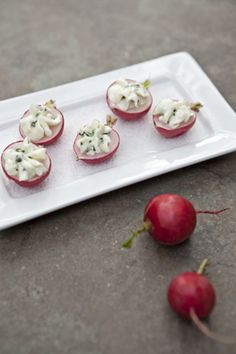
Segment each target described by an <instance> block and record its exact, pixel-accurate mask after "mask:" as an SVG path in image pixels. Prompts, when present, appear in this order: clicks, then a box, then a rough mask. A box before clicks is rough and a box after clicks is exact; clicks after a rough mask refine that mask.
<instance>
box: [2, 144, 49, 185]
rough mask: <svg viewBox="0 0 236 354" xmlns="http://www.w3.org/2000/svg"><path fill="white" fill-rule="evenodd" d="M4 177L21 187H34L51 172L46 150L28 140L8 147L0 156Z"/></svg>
mask: <svg viewBox="0 0 236 354" xmlns="http://www.w3.org/2000/svg"><path fill="white" fill-rule="evenodd" d="M1 165H2V169H3V172H4V173H5V175H6V176H7V177H8V178H9V179H10V180H12V181H14V182H15V183H17V184H18V185H19V186H21V187H29V188H30V187H34V186H36V185H38V184H40V183H41V182H43V181H44V180H45V179H46V178H47V177H48V175H49V173H50V171H51V159H50V156H49V155H48V153H47V151H46V149H45V148H44V147H42V146H39V145H35V144H33V143H30V142H29V141H28V139H27V138H26V139H25V140H20V141H16V142H14V143H11V144H10V145H8V146H7V147H6V148H5V149H4V151H3V153H2V155H1Z"/></svg>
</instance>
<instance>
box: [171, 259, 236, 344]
mask: <svg viewBox="0 0 236 354" xmlns="http://www.w3.org/2000/svg"><path fill="white" fill-rule="evenodd" d="M207 264H208V260H207V259H204V260H203V262H202V263H201V265H200V267H199V269H198V271H197V272H185V273H181V274H179V275H177V276H176V277H175V278H174V279H172V281H171V282H170V284H169V287H168V290H167V298H168V302H169V304H170V306H171V307H172V309H173V310H174V311H175V312H176V313H177V314H178V315H180V316H182V317H184V318H186V319H188V320H192V321H193V322H194V323H195V325H196V326H197V327H198V329H199V330H200V331H202V332H203V333H204V334H205V335H206V336H208V337H210V338H212V339H215V340H218V341H220V342H224V343H234V342H235V341H234V340H233V339H232V338H229V337H223V336H220V335H218V334H216V333H214V332H212V331H211V330H210V329H209V328H208V327H207V326H206V325H205V324H204V323H203V322H202V321H201V319H203V318H206V317H207V316H209V315H210V313H211V312H212V310H213V308H214V306H215V303H216V293H215V289H214V287H213V285H212V283H211V282H210V280H209V279H208V278H207V277H206V276H205V275H203V274H204V271H205V268H206V266H207Z"/></svg>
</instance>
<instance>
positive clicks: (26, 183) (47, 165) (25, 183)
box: [1, 140, 51, 188]
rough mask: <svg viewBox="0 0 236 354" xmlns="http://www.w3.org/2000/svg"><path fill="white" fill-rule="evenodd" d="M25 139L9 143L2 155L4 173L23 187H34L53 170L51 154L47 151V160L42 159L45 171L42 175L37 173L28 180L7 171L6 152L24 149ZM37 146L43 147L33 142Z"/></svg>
mask: <svg viewBox="0 0 236 354" xmlns="http://www.w3.org/2000/svg"><path fill="white" fill-rule="evenodd" d="M23 143H24V140H19V141H16V142H13V143H11V144H9V145H8V146H7V147H6V148H5V149H4V150H3V152H2V155H1V166H2V170H3V172H4V174H5V175H6V177H7V178H8V179H9V180H12V181H14V182H15V183H17V184H18V185H19V186H21V187H28V188H30V187H34V186H36V185H38V184H40V183H42V182H43V181H44V180H45V179H46V178H47V177H48V175H49V174H50V171H51V158H50V156H49V155H48V153H47V152H46V153H45V156H46V157H45V160H44V161H42V162H43V166H44V170H45V171H44V172H43V173H42V174H41V175H36V176H35V177H33V178H30V179H28V180H20V179H19V177H18V176H13V175H11V174H10V173H9V172H8V171H7V168H6V161H5V153H6V152H7V151H8V150H10V149H11V150H15V151H17V150H19V149H24V145H23ZM32 145H33V146H34V147H35V148H42V147H41V146H38V145H35V144H32Z"/></svg>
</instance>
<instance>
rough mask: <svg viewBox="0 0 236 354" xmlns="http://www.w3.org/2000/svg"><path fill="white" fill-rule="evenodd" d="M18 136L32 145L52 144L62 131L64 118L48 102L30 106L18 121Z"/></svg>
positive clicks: (51, 101) (52, 103)
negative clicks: (27, 139) (28, 140)
mask: <svg viewBox="0 0 236 354" xmlns="http://www.w3.org/2000/svg"><path fill="white" fill-rule="evenodd" d="M19 130H20V134H21V136H22V137H23V138H25V137H27V138H29V139H30V140H31V141H32V142H33V143H36V144H42V145H49V144H53V143H54V142H55V141H56V140H57V139H58V138H59V137H60V136H61V134H62V132H63V130H64V117H63V114H62V113H61V111H59V110H58V109H57V107H56V104H55V101H53V100H50V101H48V102H46V103H45V104H43V105H36V104H32V105H31V106H30V108H29V110H27V111H26V112H25V113H24V115H23V117H22V118H21V119H20V125H19Z"/></svg>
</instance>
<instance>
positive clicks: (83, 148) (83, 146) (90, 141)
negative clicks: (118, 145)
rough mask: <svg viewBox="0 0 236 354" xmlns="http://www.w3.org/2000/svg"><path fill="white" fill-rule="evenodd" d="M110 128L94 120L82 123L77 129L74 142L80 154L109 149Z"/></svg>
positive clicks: (95, 152)
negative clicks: (76, 138)
mask: <svg viewBox="0 0 236 354" xmlns="http://www.w3.org/2000/svg"><path fill="white" fill-rule="evenodd" d="M111 130H112V128H111V127H109V126H108V125H106V124H102V123H101V122H100V121H99V120H94V121H93V122H92V123H91V124H88V125H84V126H83V127H82V128H81V129H80V131H79V139H78V140H77V142H76V144H77V146H78V148H79V149H80V152H81V153H82V154H86V155H91V156H93V155H95V154H100V153H107V152H109V151H110V145H111V138H110V133H111Z"/></svg>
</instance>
